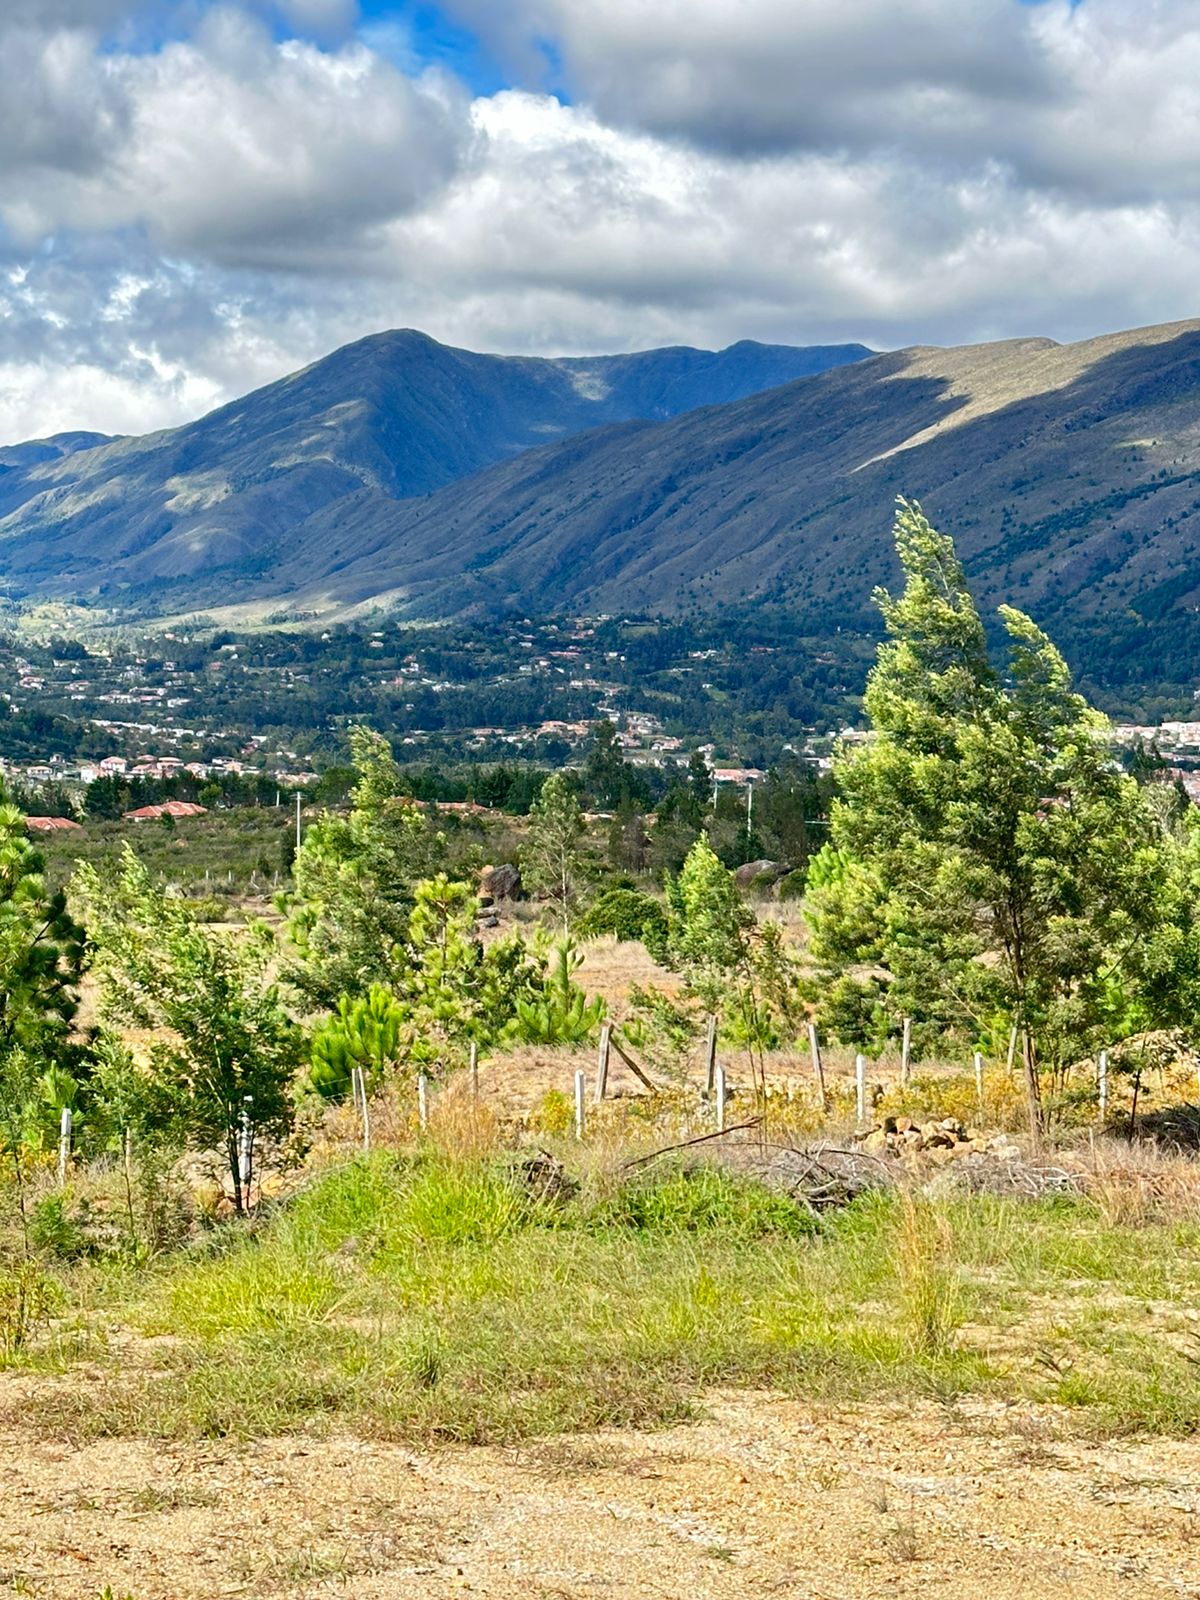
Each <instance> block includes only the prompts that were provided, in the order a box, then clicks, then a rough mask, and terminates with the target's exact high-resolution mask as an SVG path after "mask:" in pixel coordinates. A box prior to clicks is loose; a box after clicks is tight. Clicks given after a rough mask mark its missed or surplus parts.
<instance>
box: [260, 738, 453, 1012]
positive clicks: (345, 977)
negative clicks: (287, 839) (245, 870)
mask: <svg viewBox="0 0 1200 1600" xmlns="http://www.w3.org/2000/svg"><path fill="white" fill-rule="evenodd" d="M350 742H351V750H352V754H353V757H354V770H355V773H356V776H357V781H356V784H355V787H354V791H353V794H352V797H351V807H350V812H349V815H348V816H340V815H337V814H335V813H332V812H327V813H325V814H324V815H323V816H322V817H321V819H320V820H319V821H318V822H316V823H314V824H312V826H310V827H309V829H308V831H307V833H306V834H305V835H304V839H303V842H302V843H301V846H300V849H299V850H298V851H297V853H296V857H295V860H294V862H293V864H292V876H293V881H294V885H295V887H294V889H293V891H292V892H291V893H290V894H288V895H285V896H283V897H282V898H281V904H282V906H283V908H284V910H286V912H287V914H288V938H289V941H290V944H291V947H292V951H293V956H294V959H293V960H292V962H291V963H290V965H289V967H288V973H287V975H288V979H289V981H290V982H291V983H292V984H293V985H294V986H295V988H296V989H297V990H298V991H299V992H300V993H301V994H302V995H303V996H304V997H305V999H306V1000H307V1001H308V1002H309V1003H310V1004H311V1005H312V1006H314V1007H323V1008H327V1009H328V1008H332V1007H333V1006H335V1005H336V1004H337V1002H338V998H339V996H341V995H343V994H349V993H353V992H354V991H356V990H361V989H363V988H366V987H369V986H370V985H371V984H372V983H379V984H382V985H384V986H385V987H395V986H396V984H397V983H398V982H399V981H400V979H401V977H402V975H403V972H404V970H405V968H406V965H407V960H408V956H407V950H406V939H407V934H408V918H409V913H410V911H411V909H412V904H413V883H414V882H415V880H417V879H418V878H422V877H424V876H425V875H426V874H427V873H428V872H429V871H430V870H431V869H432V868H433V867H434V865H435V864H436V862H437V861H438V859H439V858H440V856H441V855H442V853H443V851H444V840H443V839H442V837H441V835H439V834H436V833H435V832H434V831H433V830H432V829H431V827H430V825H429V821H428V818H427V817H426V815H425V814H424V813H423V812H422V811H421V810H420V808H419V807H418V806H416V805H414V804H413V803H412V801H411V800H410V799H409V798H408V796H407V795H406V794H405V792H404V784H403V781H402V779H401V775H400V770H399V768H398V767H397V765H396V762H395V760H394V758H393V756H392V752H391V747H390V745H389V744H388V742H387V740H386V739H385V738H384V737H383V735H382V734H379V733H375V732H373V731H372V730H371V729H368V728H355V729H353V730H352V732H351V735H350Z"/></svg>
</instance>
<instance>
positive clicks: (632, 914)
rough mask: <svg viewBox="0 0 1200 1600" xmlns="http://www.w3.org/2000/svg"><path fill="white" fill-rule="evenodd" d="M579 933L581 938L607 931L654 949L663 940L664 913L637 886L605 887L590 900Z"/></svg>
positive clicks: (665, 930)
mask: <svg viewBox="0 0 1200 1600" xmlns="http://www.w3.org/2000/svg"><path fill="white" fill-rule="evenodd" d="M578 932H579V935H580V937H581V938H584V939H595V938H598V937H599V936H600V935H601V934H606V933H609V934H612V936H613V937H614V938H615V939H629V940H633V939H640V940H641V942H642V943H643V944H644V945H645V946H646V948H647V949H648V950H650V951H651V952H653V951H654V949H656V948H662V946H663V945H664V943H665V941H666V937H667V914H666V912H665V911H664V910H663V908H662V906H661V904H660V903H659V902H658V901H657V900H656V899H655V898H654V896H653V895H649V894H643V893H642V892H641V891H640V890H639V889H624V888H612V889H606V890H605V891H604V893H603V894H601V895H599V896H598V897H597V899H595V900H594V901H593V902H592V905H591V907H590V908H589V910H588V913H587V915H586V916H585V917H584V918H583V920H582V921H581V922H580V924H579V929H578Z"/></svg>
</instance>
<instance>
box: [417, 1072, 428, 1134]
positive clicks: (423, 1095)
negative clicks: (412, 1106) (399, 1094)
mask: <svg viewBox="0 0 1200 1600" xmlns="http://www.w3.org/2000/svg"><path fill="white" fill-rule="evenodd" d="M417 1122H418V1124H419V1126H420V1129H421V1132H422V1133H424V1132H425V1130H426V1128H428V1126H429V1079H428V1078H427V1077H426V1076H425V1074H424V1073H423V1072H419V1073H418V1074H417Z"/></svg>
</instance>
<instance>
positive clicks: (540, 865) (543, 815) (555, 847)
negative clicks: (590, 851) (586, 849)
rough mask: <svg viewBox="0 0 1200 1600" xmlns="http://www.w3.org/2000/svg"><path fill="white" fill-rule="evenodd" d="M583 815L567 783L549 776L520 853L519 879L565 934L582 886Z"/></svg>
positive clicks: (563, 777) (556, 775)
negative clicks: (549, 909)
mask: <svg viewBox="0 0 1200 1600" xmlns="http://www.w3.org/2000/svg"><path fill="white" fill-rule="evenodd" d="M584 831H585V830H584V822H583V812H582V810H581V809H580V805H579V799H578V797H577V795H576V793H575V790H574V788H573V787H572V785H571V781H570V779H569V778H568V777H567V775H566V774H565V773H563V772H555V773H552V774H551V775H550V777H548V778H547V779H546V781H545V783H544V784H543V785H542V791H541V793H540V794H539V795H538V797H537V799H536V800H535V801H534V803H533V806H532V808H531V809H530V813H529V836H528V838H527V840H526V842H525V846H524V848H523V850H522V851H521V876H522V877H523V878H524V880H525V882H526V884H527V885H528V886H529V888H530V889H532V890H533V892H534V893H535V894H540V895H542V896H544V898H545V899H547V900H548V901H549V902H550V904H551V905H552V906H553V908H554V911H555V913H556V915H557V916H558V918H559V920H560V922H561V923H562V927H563V932H564V933H569V932H570V930H571V923H572V920H573V919H574V916H575V913H576V911H577V910H578V908H579V903H580V900H581V898H582V893H583V884H584V858H583V838H584Z"/></svg>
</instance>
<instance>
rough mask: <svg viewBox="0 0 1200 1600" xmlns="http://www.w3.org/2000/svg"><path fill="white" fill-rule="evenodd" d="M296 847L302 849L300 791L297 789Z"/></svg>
mask: <svg viewBox="0 0 1200 1600" xmlns="http://www.w3.org/2000/svg"><path fill="white" fill-rule="evenodd" d="M296 849H297V850H299V849H300V791H299V789H297V790H296Z"/></svg>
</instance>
